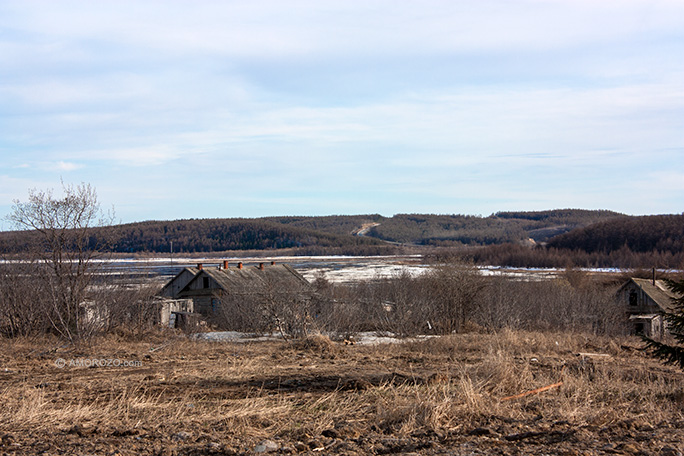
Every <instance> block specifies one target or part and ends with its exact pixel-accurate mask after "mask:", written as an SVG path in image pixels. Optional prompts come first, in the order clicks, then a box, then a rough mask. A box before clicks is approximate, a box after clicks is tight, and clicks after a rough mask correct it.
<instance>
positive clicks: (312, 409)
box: [0, 332, 684, 456]
mask: <svg viewBox="0 0 684 456" xmlns="http://www.w3.org/2000/svg"><path fill="white" fill-rule="evenodd" d="M639 346H640V342H639V341H638V340H636V339H624V340H615V339H602V338H588V337H585V336H582V335H577V334H545V333H526V332H502V333H499V334H464V335H453V336H447V337H442V338H436V339H430V340H426V341H422V342H406V343H402V344H391V345H379V346H359V345H343V344H337V343H333V342H330V341H329V340H328V339H326V338H323V337H320V338H314V339H311V340H308V341H304V342H299V343H295V344H289V343H286V342H260V343H252V344H244V343H243V344H240V343H217V342H201V341H191V340H188V339H186V338H183V337H178V336H165V337H160V336H154V337H152V336H151V337H150V338H149V339H148V340H146V341H143V342H131V341H126V340H118V339H117V338H115V337H113V336H110V337H108V338H106V339H102V340H99V341H96V342H93V343H91V344H89V345H87V346H80V347H69V346H61V345H60V344H59V343H58V342H50V341H46V340H41V341H38V342H37V341H28V340H12V341H2V348H1V349H0V396H1V397H0V400H1V402H2V405H1V406H0V454H46V455H47V454H82V455H85V454H122V455H129V454H130V455H133V454H174V455H175V454H178V455H220V454H228V455H230V454H254V453H260V452H265V453H272V454H306V453H308V454H349V455H352V454H410V453H414V454H457V455H461V454H462V455H479V454H482V455H484V454H500V455H518V454H520V455H522V454H539V455H542V454H560V455H577V454H591V455H600V454H643V455H651V454H653V455H663V456H676V455H681V454H682V452H683V451H684V373H682V372H681V371H678V370H676V369H674V368H669V367H665V366H663V365H661V364H659V363H658V362H656V361H653V360H651V359H649V358H648V357H646V356H645V355H644V354H643V353H641V352H640V351H639V350H638V347H639ZM579 353H585V355H578V354H579ZM594 354H600V355H604V356H594ZM59 358H61V359H64V360H65V362H66V363H67V365H66V366H65V367H63V368H59V367H57V366H56V360H57V359H59ZM90 359H110V360H116V361H113V363H117V361H118V363H124V362H127V363H130V362H131V361H136V362H138V363H136V364H138V365H137V366H128V367H124V366H104V367H76V366H69V365H68V364H69V362H70V361H71V360H90ZM560 382H562V384H561V385H557V386H555V387H552V388H550V389H548V390H546V391H543V392H540V393H537V394H529V395H526V396H523V397H520V398H515V399H510V400H503V401H502V399H503V398H506V397H508V396H513V395H517V394H520V393H524V392H526V391H530V390H533V389H536V388H539V387H544V386H547V385H554V384H558V383H560Z"/></svg>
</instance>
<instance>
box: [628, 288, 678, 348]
mask: <svg viewBox="0 0 684 456" xmlns="http://www.w3.org/2000/svg"><path fill="white" fill-rule="evenodd" d="M617 295H618V299H619V301H620V303H621V304H622V306H623V308H624V309H625V310H626V313H627V317H628V318H629V327H630V332H631V333H632V334H639V335H644V336H647V337H652V338H662V337H663V335H664V334H665V331H666V329H667V328H666V326H665V321H664V320H663V316H662V312H669V311H671V310H672V298H674V294H673V293H672V292H671V291H670V289H669V288H668V287H667V284H666V283H665V282H664V281H662V280H656V279H655V278H653V279H637V278H631V279H629V281H628V282H627V283H625V284H624V285H623V286H622V287H620V289H619V290H618V292H617Z"/></svg>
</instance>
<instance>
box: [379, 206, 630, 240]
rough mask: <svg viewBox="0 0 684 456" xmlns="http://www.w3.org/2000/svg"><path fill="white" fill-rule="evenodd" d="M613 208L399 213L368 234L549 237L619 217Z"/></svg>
mask: <svg viewBox="0 0 684 456" xmlns="http://www.w3.org/2000/svg"><path fill="white" fill-rule="evenodd" d="M620 215H621V214H618V213H617V212H611V211H589V210H582V209H559V210H552V211H540V212H497V213H495V214H492V215H490V216H489V217H480V216H474V215H429V214H397V215H395V216H394V217H391V218H386V219H383V220H381V221H380V224H379V225H377V226H375V227H373V228H372V229H371V230H370V231H369V232H368V236H373V237H376V238H378V239H383V240H386V241H392V242H399V243H410V244H419V245H438V246H452V245H490V244H502V243H506V242H520V241H524V240H527V239H530V238H531V239H534V240H535V241H537V242H545V241H547V240H548V239H549V238H550V237H552V236H554V235H557V234H560V233H565V232H568V231H570V230H572V229H575V228H578V227H583V226H587V225H590V224H592V223H596V222H599V221H601V220H609V219H612V218H615V217H619V216H620Z"/></svg>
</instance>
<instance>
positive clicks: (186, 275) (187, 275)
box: [159, 267, 200, 298]
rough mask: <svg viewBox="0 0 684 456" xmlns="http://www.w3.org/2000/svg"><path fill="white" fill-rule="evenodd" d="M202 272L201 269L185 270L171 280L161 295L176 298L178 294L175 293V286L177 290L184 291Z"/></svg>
mask: <svg viewBox="0 0 684 456" xmlns="http://www.w3.org/2000/svg"><path fill="white" fill-rule="evenodd" d="M199 272H200V270H199V268H195V267H191V268H183V269H182V270H181V271H180V272H179V273H178V274H176V275H175V276H174V278H173V279H171V280H169V281H168V282H167V283H166V285H164V287H163V288H162V289H161V292H160V293H159V294H160V295H162V296H166V297H172V298H175V297H176V293H174V290H173V288H174V285H175V286H176V288H177V289H182V288H183V287H185V286H186V285H187V284H188V283H190V282H191V281H192V279H194V278H195V276H196V275H197V274H198V273H199Z"/></svg>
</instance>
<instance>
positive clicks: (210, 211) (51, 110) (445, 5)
mask: <svg viewBox="0 0 684 456" xmlns="http://www.w3.org/2000/svg"><path fill="white" fill-rule="evenodd" d="M0 157H1V158H2V160H0V213H1V214H6V213H8V212H9V211H10V209H11V206H12V201H13V200H16V199H19V200H25V199H26V197H27V194H28V189H30V188H38V189H49V188H55V189H58V188H59V187H60V181H61V180H63V181H64V182H65V183H70V184H78V183H81V182H86V183H90V184H91V185H92V186H94V187H95V188H96V190H97V192H98V197H99V200H100V202H101V203H102V204H103V206H104V207H111V206H114V208H115V211H116V215H117V218H118V219H120V220H121V221H123V222H130V221H140V220H151V219H180V218H203V217H257V216H267V215H326V214H359V213H381V214H383V215H392V214H395V213H405V212H430V213H465V214H482V215H488V214H490V213H492V212H496V211H500V210H543V209H553V208H566V207H572V208H586V209H611V210H616V211H620V212H625V213H629V214H658V213H681V212H682V211H684V2H682V1H680V0H676V1H674V0H672V1H658V0H644V1H641V0H602V1H598V2H597V1H585V0H539V1H526V0H505V1H504V0H479V1H476V2H475V1H465V0H463V1H461V0H449V1H441V0H428V1H420V2H418V1H401V0H392V1H389V0H388V1H384V0H377V1H374V0H366V1H354V0H344V1H337V0H335V1H326V0H317V1H297V0H295V1H287V2H283V1H275V0H273V1H271V0H252V1H249V2H246V1H196V2H190V1H143V0H135V1H123V0H122V1H97V2H92V1H69V0H60V1H31V0H21V1H6V0H0ZM2 227H5V228H6V222H5V223H4V225H2Z"/></svg>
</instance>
